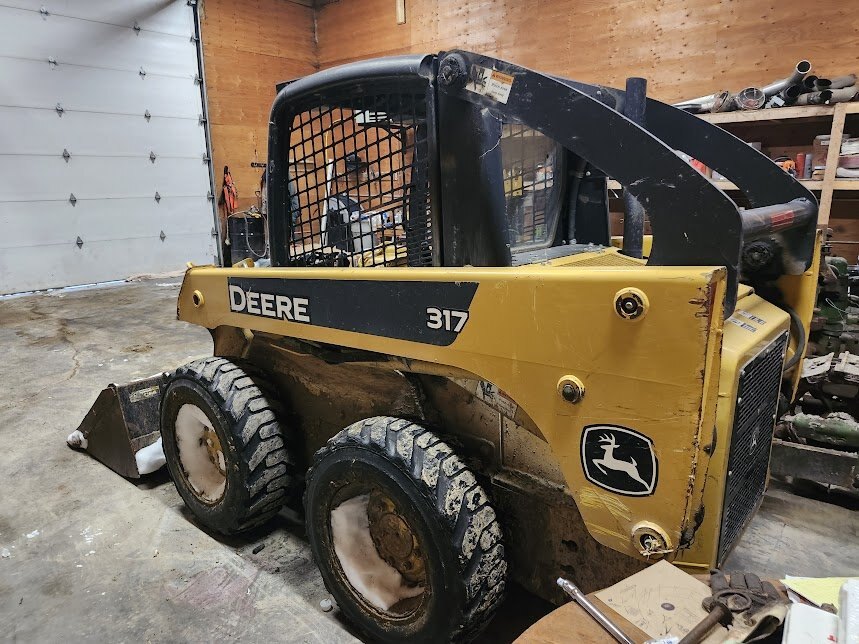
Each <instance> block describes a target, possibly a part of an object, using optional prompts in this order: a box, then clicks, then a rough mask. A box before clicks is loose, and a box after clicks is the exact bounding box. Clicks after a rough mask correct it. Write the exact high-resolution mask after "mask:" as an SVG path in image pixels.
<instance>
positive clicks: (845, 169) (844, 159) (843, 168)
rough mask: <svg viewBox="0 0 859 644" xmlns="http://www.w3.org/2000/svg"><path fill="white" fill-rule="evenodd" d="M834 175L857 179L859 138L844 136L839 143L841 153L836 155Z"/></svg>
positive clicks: (858, 176) (858, 175) (858, 170)
mask: <svg viewBox="0 0 859 644" xmlns="http://www.w3.org/2000/svg"><path fill="white" fill-rule="evenodd" d="M835 176H836V177H843V178H845V179H859V139H851V138H850V137H846V138H845V139H844V141H843V142H842V143H841V155H840V156H839V157H838V169H837V170H836V171H835Z"/></svg>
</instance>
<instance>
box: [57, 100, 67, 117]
mask: <svg viewBox="0 0 859 644" xmlns="http://www.w3.org/2000/svg"><path fill="white" fill-rule="evenodd" d="M54 109H55V110H57V116H62V115H63V112H65V111H66V110H64V109H63V106H62V105H60V104H59V103H57V106H56V107H55V108H54Z"/></svg>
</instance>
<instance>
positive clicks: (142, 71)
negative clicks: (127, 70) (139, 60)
mask: <svg viewBox="0 0 859 644" xmlns="http://www.w3.org/2000/svg"><path fill="white" fill-rule="evenodd" d="M137 73H138V74H140V78H146V70H145V69H143V68H142V67H141V68H140V71H139V72H137Z"/></svg>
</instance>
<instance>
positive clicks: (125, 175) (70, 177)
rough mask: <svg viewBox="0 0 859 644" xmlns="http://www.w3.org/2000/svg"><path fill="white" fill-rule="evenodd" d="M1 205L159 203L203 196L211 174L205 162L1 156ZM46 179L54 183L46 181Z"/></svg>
mask: <svg viewBox="0 0 859 644" xmlns="http://www.w3.org/2000/svg"><path fill="white" fill-rule="evenodd" d="M0 177H3V178H4V180H3V182H2V183H0V201H46V200H47V201H51V200H61V201H66V200H68V198H69V195H70V194H74V195H75V197H76V198H77V199H101V198H108V199H117V198H122V197H145V196H147V195H149V196H151V197H152V198H153V203H154V202H155V193H156V192H158V193H159V194H160V195H161V196H164V197H166V196H174V197H178V196H189V195H201V196H204V195H205V194H206V193H205V192H202V193H201V190H206V191H208V183H209V169H208V167H207V166H206V164H204V163H203V161H202V159H158V160H156V162H155V163H152V162H151V161H150V160H149V159H147V158H129V157H118V158H115V159H110V158H105V157H76V158H73V159H72V160H70V161H69V162H68V163H66V162H65V161H64V160H63V159H62V157H28V156H23V157H11V156H0ZM46 177H50V180H47V181H46Z"/></svg>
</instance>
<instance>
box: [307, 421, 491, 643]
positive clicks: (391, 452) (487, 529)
mask: <svg viewBox="0 0 859 644" xmlns="http://www.w3.org/2000/svg"><path fill="white" fill-rule="evenodd" d="M352 445H355V446H359V447H365V448H369V449H372V450H374V451H376V452H378V453H380V454H383V455H384V456H385V457H386V458H388V459H389V460H390V461H392V462H394V463H396V464H398V465H399V466H400V467H401V468H402V469H403V470H404V471H405V472H406V473H408V474H409V476H410V477H411V478H412V479H413V480H414V481H415V482H416V483H417V484H418V486H419V488H420V489H421V490H422V494H423V495H424V496H425V498H426V499H427V501H428V502H429V503H430V504H432V505H433V506H434V507H435V508H436V511H437V513H438V515H439V516H440V518H442V519H443V520H444V521H445V522H446V524H447V531H448V533H449V534H450V535H451V546H452V547H453V548H454V549H455V550H456V551H457V552H458V555H459V564H460V572H461V578H462V581H463V584H464V585H465V589H466V605H465V607H464V610H463V613H462V616H461V619H460V620H459V624H460V626H459V630H458V631H457V632H455V633H453V634H452V637H451V639H452V640H453V641H461V640H468V639H471V638H473V637H474V636H476V635H477V634H478V633H479V632H480V631H481V630H482V629H483V627H484V626H485V625H486V623H487V622H488V621H489V620H490V619H491V617H492V615H493V614H494V612H495V610H496V609H497V608H498V606H499V605H500V603H501V601H502V599H503V595H504V586H505V583H506V576H507V562H506V559H505V557H504V545H503V542H502V530H501V524H500V523H499V521H498V517H497V515H496V513H495V510H494V509H493V507H492V505H491V504H490V501H489V497H488V495H487V494H486V492H485V491H484V490H483V488H482V487H481V486H480V484H479V483H478V481H477V479H476V478H475V476H474V474H473V473H472V472H471V471H470V470H469V469H468V468H467V467H466V465H465V463H464V462H463V461H462V459H461V458H460V457H459V456H458V455H457V454H456V453H455V452H454V451H453V449H451V447H450V446H449V445H448V444H447V443H445V442H443V441H442V440H441V439H439V438H438V437H437V436H436V435H435V434H434V433H433V432H431V431H430V430H428V429H425V428H423V427H421V426H419V425H416V424H414V423H412V422H410V421H407V420H404V419H401V418H395V417H391V416H375V417H373V418H367V419H365V420H362V421H358V422H356V423H353V424H352V425H349V426H348V427H346V428H345V429H344V430H342V431H341V432H339V433H338V434H337V435H336V436H334V437H333V438H331V439H330V440H329V441H328V443H327V444H326V445H325V446H324V447H322V448H321V449H320V450H319V451H317V452H316V455H315V456H314V459H313V462H314V466H313V467H311V468H310V470H309V471H308V473H307V480H308V481H311V480H312V478H313V470H314V467H315V465H316V464H317V463H319V462H320V461H321V460H322V459H324V458H325V457H326V456H328V455H329V454H331V453H333V452H335V451H336V450H337V449H340V448H343V447H348V446H352ZM305 499H306V494H305ZM484 536H485V538H484Z"/></svg>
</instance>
